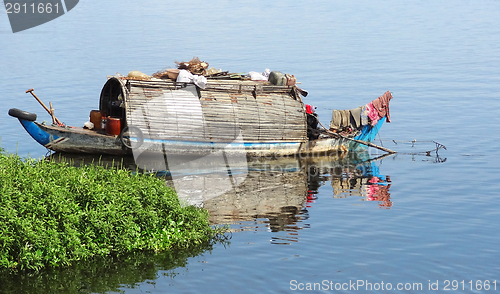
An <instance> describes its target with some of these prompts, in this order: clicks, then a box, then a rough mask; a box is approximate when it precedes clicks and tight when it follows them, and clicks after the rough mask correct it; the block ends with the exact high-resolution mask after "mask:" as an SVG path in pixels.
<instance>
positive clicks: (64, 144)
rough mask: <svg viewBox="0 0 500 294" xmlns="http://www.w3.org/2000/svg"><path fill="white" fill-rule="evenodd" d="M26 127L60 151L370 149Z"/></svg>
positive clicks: (344, 142)
mask: <svg viewBox="0 0 500 294" xmlns="http://www.w3.org/2000/svg"><path fill="white" fill-rule="evenodd" d="M19 121H20V122H21V124H22V125H23V127H24V128H25V129H26V131H27V132H28V133H29V134H30V135H31V136H32V137H33V139H35V141H37V142H38V143H39V144H41V145H42V146H44V147H46V148H47V149H50V150H52V151H56V152H64V153H85V154H96V155H99V154H108V155H131V154H135V155H138V154H141V153H144V152H147V153H163V154H165V155H195V156H204V155H208V154H212V153H214V152H217V151H224V153H226V154H228V155H231V154H241V153H245V154H246V155H247V156H249V157H282V156H292V155H321V154H329V153H333V152H348V151H358V150H366V148H367V147H366V146H365V145H362V144H359V143H356V142H353V141H352V140H350V139H345V138H322V139H317V140H312V141H305V142H297V141H296V142H294V141H290V142H282V141H275V142H273V141H264V142H249V141H246V140H245V138H242V137H241V136H240V137H238V138H236V139H235V140H234V141H232V142H203V141H181V140H155V139H152V138H130V139H129V140H131V141H135V142H136V143H137V142H140V146H138V147H137V148H136V149H132V148H128V147H126V146H125V145H124V144H123V143H122V139H121V137H120V136H111V135H107V134H105V133H102V132H96V131H92V130H87V129H83V128H75V127H61V126H56V125H50V126H49V125H44V124H40V123H38V122H33V121H28V120H25V119H21V118H20V119H19ZM382 124H383V120H380V121H379V122H378V124H377V125H376V126H374V127H369V128H366V129H364V130H363V131H362V132H361V134H359V135H358V136H356V137H354V138H353V139H357V140H363V141H366V142H370V141H372V140H373V138H374V137H375V135H376V134H377V132H378V130H379V129H380V127H381V126H382Z"/></svg>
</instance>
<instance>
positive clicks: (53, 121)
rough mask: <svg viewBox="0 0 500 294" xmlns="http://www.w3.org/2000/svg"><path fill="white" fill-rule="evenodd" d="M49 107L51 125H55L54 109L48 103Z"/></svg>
mask: <svg viewBox="0 0 500 294" xmlns="http://www.w3.org/2000/svg"><path fill="white" fill-rule="evenodd" d="M49 105H50V115H51V116H52V123H53V124H55V123H56V116H55V115H54V108H53V107H52V102H49Z"/></svg>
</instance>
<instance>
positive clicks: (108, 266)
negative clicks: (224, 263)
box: [0, 245, 212, 294]
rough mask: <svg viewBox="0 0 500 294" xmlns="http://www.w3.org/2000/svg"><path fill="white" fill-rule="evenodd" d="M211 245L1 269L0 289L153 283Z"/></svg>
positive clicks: (115, 288) (103, 288) (118, 287)
mask: <svg viewBox="0 0 500 294" xmlns="http://www.w3.org/2000/svg"><path fill="white" fill-rule="evenodd" d="M211 249H212V246H211V245H207V246H204V247H198V248H191V250H189V251H188V250H176V251H173V252H162V253H158V254H153V253H144V252H139V253H133V254H128V255H122V256H120V257H96V258H95V259H93V260H88V261H81V262H77V263H74V264H73V265H72V266H69V267H65V268H60V269H58V268H56V269H54V268H52V269H50V268H49V269H44V270H41V271H40V272H37V273H31V274H28V273H19V274H9V273H7V272H0V281H2V282H1V286H0V287H1V288H0V292H1V293H5V294H11V293H12V294H14V293H16V294H18V293H105V292H118V293H122V291H123V289H124V288H137V287H140V284H141V283H144V282H148V281H151V282H152V283H154V281H155V280H157V279H158V277H159V275H166V276H175V272H174V271H173V269H175V268H179V267H185V266H186V265H187V263H188V259H189V258H191V257H194V256H197V255H200V254H203V253H204V252H207V251H209V250H211Z"/></svg>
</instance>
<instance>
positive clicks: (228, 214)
mask: <svg viewBox="0 0 500 294" xmlns="http://www.w3.org/2000/svg"><path fill="white" fill-rule="evenodd" d="M382 157H384V156H382ZM382 157H375V158H374V157H373V156H370V154H368V153H366V152H365V153H348V154H337V153H335V154H333V155H330V156H320V157H305V158H300V157H284V158H280V159H266V158H260V159H252V160H250V159H249V160H246V159H245V162H231V168H230V169H229V166H225V165H224V166H223V168H217V166H213V165H210V164H209V163H210V162H208V163H206V164H204V163H203V162H201V161H200V158H195V159H192V160H186V164H184V165H183V166H182V168H179V165H177V166H176V170H175V174H174V173H173V172H171V171H168V170H167V171H160V172H158V170H159V169H157V168H155V167H154V162H150V163H147V162H148V161H147V160H142V161H141V163H142V166H137V165H136V164H135V161H134V158H132V157H110V156H107V157H98V158H96V157H92V156H80V155H79V156H75V155H62V154H54V155H52V156H51V157H50V159H52V160H56V161H58V160H66V161H67V160H70V161H71V162H73V165H75V166H81V165H82V164H99V165H103V166H108V167H113V166H122V167H125V168H128V169H131V170H133V171H136V172H155V173H157V174H158V175H159V176H163V177H164V178H165V181H166V183H167V185H169V186H171V187H175V189H176V191H177V193H178V195H179V198H180V199H181V201H184V202H185V203H189V204H193V205H198V206H203V207H204V208H205V209H207V210H208V211H209V213H210V222H211V223H212V224H214V225H215V224H217V225H226V224H228V225H231V228H232V230H234V231H248V230H251V231H257V230H268V231H271V232H275V233H277V232H284V233H285V234H284V235H279V234H278V235H277V234H275V235H276V236H274V237H273V238H272V241H271V242H272V243H275V244H290V242H297V240H298V231H299V230H301V229H304V228H307V227H309V225H308V224H307V223H306V222H305V220H307V219H308V218H309V210H310V207H311V205H312V203H314V202H315V201H316V200H317V197H316V195H317V194H318V190H319V189H320V187H321V186H324V185H331V186H332V188H333V197H334V198H347V197H359V198H360V200H361V201H378V203H379V207H381V208H386V209H388V208H390V207H392V201H391V199H390V193H389V189H390V187H391V180H390V177H389V176H384V175H380V171H379V168H378V165H377V164H378V161H379V160H380V159H381V158H382ZM177 160H178V161H179V159H177ZM162 164H163V165H164V163H162ZM226 167H227V169H226Z"/></svg>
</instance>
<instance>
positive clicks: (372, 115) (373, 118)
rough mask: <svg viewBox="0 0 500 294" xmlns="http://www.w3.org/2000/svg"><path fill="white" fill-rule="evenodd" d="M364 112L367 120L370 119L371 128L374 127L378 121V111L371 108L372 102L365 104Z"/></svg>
mask: <svg viewBox="0 0 500 294" xmlns="http://www.w3.org/2000/svg"><path fill="white" fill-rule="evenodd" d="M366 111H367V114H368V118H369V119H370V122H371V125H372V126H374V125H376V124H377V122H378V120H379V119H380V116H379V114H378V111H377V110H376V109H375V107H374V106H373V102H370V103H368V104H366Z"/></svg>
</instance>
